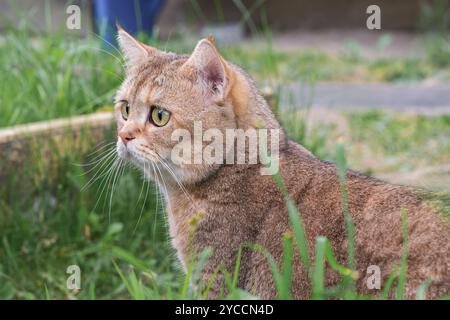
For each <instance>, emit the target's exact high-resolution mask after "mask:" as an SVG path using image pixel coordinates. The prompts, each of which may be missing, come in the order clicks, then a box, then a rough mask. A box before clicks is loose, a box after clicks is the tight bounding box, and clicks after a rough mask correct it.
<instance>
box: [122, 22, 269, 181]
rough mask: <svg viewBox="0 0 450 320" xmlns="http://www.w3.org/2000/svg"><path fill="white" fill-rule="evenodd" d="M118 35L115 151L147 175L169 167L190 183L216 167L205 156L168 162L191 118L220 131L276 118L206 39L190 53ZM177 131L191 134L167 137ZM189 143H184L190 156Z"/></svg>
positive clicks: (191, 128)
mask: <svg viewBox="0 0 450 320" xmlns="http://www.w3.org/2000/svg"><path fill="white" fill-rule="evenodd" d="M118 40H119V44H120V47H121V49H122V52H123V54H124V57H125V61H126V65H125V69H126V76H125V80H124V82H123V83H122V85H121V87H120V89H119V90H118V92H117V95H116V98H115V116H116V121H117V129H118V140H117V151H118V154H119V156H120V157H121V158H122V159H126V160H129V161H131V162H133V163H134V164H135V165H137V166H138V167H140V168H142V169H143V170H144V172H145V174H147V175H148V176H149V177H150V178H153V179H155V178H156V179H159V180H161V177H159V178H158V175H162V176H163V177H164V178H165V179H170V177H171V176H172V174H173V175H176V176H177V178H178V179H179V180H181V182H185V183H189V182H195V181H198V180H199V179H202V178H204V177H206V176H208V175H209V174H210V173H211V172H213V171H214V170H215V169H217V167H218V165H217V164H211V163H207V162H205V161H202V162H201V163H194V161H191V163H187V162H186V163H179V161H178V162H175V161H173V150H174V147H176V146H177V145H178V147H179V146H180V145H183V144H188V143H191V145H192V146H193V144H194V141H193V139H195V135H196V134H198V132H195V129H194V124H195V123H196V124H197V130H201V131H202V132H205V131H206V130H208V129H214V130H218V131H219V132H222V133H223V134H224V135H225V130H226V129H235V128H238V127H241V128H244V129H245V128H247V127H251V126H253V125H255V126H256V125H261V119H260V118H261V117H262V118H263V121H265V122H267V121H268V122H270V123H271V124H272V125H274V126H276V125H277V124H276V121H275V120H273V119H272V118H273V117H272V114H271V112H270V109H269V108H268V107H267V104H266V103H265V101H264V100H263V99H262V98H261V97H260V95H259V94H258V93H256V92H254V91H255V89H254V88H253V86H252V84H251V83H250V82H249V80H248V79H246V76H245V75H244V74H243V73H241V72H239V69H238V68H237V67H235V66H233V65H231V64H230V63H228V62H226V61H225V60H224V58H223V57H222V56H221V55H220V54H219V52H218V50H217V48H216V46H215V44H214V41H213V40H212V39H211V38H206V39H203V40H201V41H199V43H198V44H197V46H196V47H195V49H194V51H193V52H192V54H191V55H190V56H189V55H178V54H175V53H172V52H164V51H161V50H158V49H156V48H152V47H150V46H147V45H145V44H143V43H141V42H139V41H138V40H137V39H135V38H133V37H132V36H131V35H129V34H128V33H126V32H125V31H124V30H123V29H121V28H119V30H118ZM250 100H252V102H250ZM254 104H256V105H257V104H260V105H261V106H256V107H255V106H253V105H254ZM255 108H256V109H255ZM265 118H267V119H268V120H267V119H265ZM274 121H275V122H274ZM199 123H200V124H201V128H200V129H199V128H198V124H199ZM180 131H181V132H184V133H189V134H190V135H191V138H192V140H189V141H188V140H186V141H185V139H181V138H180V139H179V140H176V139H174V138H173V135H174V132H180ZM180 141H182V143H180ZM202 144H203V146H205V145H207V144H208V142H206V141H205V142H202ZM194 149H195V147H192V148H191V149H189V148H187V149H185V150H188V151H189V150H190V151H191V155H192V157H191V159H192V160H193V159H194V153H195V152H196V150H194ZM225 152H226V150H224V153H225ZM184 156H186V155H184ZM171 171H172V172H171ZM166 177H168V178H166Z"/></svg>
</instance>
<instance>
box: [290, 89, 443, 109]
mask: <svg viewBox="0 0 450 320" xmlns="http://www.w3.org/2000/svg"><path fill="white" fill-rule="evenodd" d="M281 96H282V97H281V105H294V106H296V107H298V106H300V107H302V106H303V107H306V106H311V107H313V108H314V107H320V108H326V109H333V110H336V111H365V110H370V109H385V110H393V111H398V112H411V113H422V114H430V115H435V114H446V113H449V114H450V83H449V84H447V83H439V84H420V83H415V84H386V83H376V84H375V83H366V84H348V83H346V84H340V83H318V84H315V85H314V86H311V85H301V84H292V85H290V86H288V88H287V89H284V90H283V93H282V95H281Z"/></svg>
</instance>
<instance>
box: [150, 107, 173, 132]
mask: <svg viewBox="0 0 450 320" xmlns="http://www.w3.org/2000/svg"><path fill="white" fill-rule="evenodd" d="M169 119H170V112H169V111H167V110H165V109H163V108H160V107H156V106H154V107H152V110H151V113H150V120H151V122H153V124H154V125H155V126H157V127H162V126H165V125H166V124H167V122H169Z"/></svg>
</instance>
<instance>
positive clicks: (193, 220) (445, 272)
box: [117, 30, 450, 298]
mask: <svg viewBox="0 0 450 320" xmlns="http://www.w3.org/2000/svg"><path fill="white" fill-rule="evenodd" d="M119 40H121V46H122V48H123V50H124V51H125V54H126V56H127V58H128V63H129V65H131V67H129V71H128V74H127V80H126V81H125V82H124V85H123V86H122V88H121V90H120V91H119V93H118V97H117V100H118V101H119V102H123V101H126V104H127V109H123V107H122V110H128V111H126V115H125V116H124V115H123V112H122V117H123V119H122V118H121V117H120V114H119V115H118V116H117V121H118V129H119V136H120V138H119V140H118V152H119V154H120V155H121V156H122V157H123V158H125V159H128V160H131V161H132V162H134V163H135V164H136V165H137V166H139V167H141V168H142V169H143V170H144V171H145V170H146V163H147V162H151V165H152V167H154V166H159V167H158V171H155V170H154V171H153V172H152V173H147V172H145V173H146V174H147V175H148V176H149V177H150V178H152V179H155V180H157V181H158V183H159V184H160V187H161V189H162V190H163V192H164V193H165V196H166V201H167V214H168V222H169V230H170V236H171V238H172V243H173V246H174V247H175V249H176V250H177V253H178V257H179V259H180V261H181V262H182V264H183V265H184V266H185V267H186V266H187V265H188V264H189V263H190V259H191V257H192V254H193V253H194V252H196V253H199V252H202V251H203V250H204V249H206V248H208V247H211V248H212V249H213V254H212V256H211V257H210V258H209V259H208V260H207V262H206V264H205V267H204V268H203V271H202V279H203V280H204V283H208V281H209V280H210V279H211V277H212V276H213V275H214V274H215V273H216V271H217V270H218V268H220V267H221V266H223V267H225V268H226V269H227V270H228V271H229V272H232V271H233V268H234V265H235V263H236V258H237V252H238V248H239V246H240V245H241V244H246V243H253V244H258V245H261V246H262V247H264V248H266V249H267V250H268V251H269V252H270V253H271V254H272V255H273V256H274V258H275V260H276V261H278V262H280V261H281V259H282V252H283V248H282V238H283V234H285V233H286V232H289V231H290V230H291V227H290V224H289V218H288V212H287V209H286V201H285V197H284V196H283V194H282V193H281V192H280V190H279V188H278V187H277V185H276V184H275V182H274V179H273V177H272V176H270V175H261V171H260V167H261V165H260V164H243V165H232V164H228V165H207V164H195V165H189V166H188V165H186V166H177V165H174V164H173V163H171V162H170V160H169V154H170V153H169V150H170V148H173V144H174V142H171V141H170V137H168V136H170V133H171V132H172V131H173V130H174V129H176V128H179V127H181V128H186V129H187V130H191V129H190V127H191V126H192V123H193V121H194V120H196V119H201V120H202V121H204V124H205V128H218V129H219V130H221V131H223V130H225V129H227V128H232V129H236V128H242V129H249V128H253V127H257V126H258V127H260V126H261V121H262V123H263V124H264V127H267V128H280V127H279V124H278V122H277V121H276V119H275V117H274V116H273V114H272V112H271V111H270V108H269V107H268V105H267V103H266V102H265V101H264V99H263V98H262V97H261V95H260V94H259V92H258V90H257V89H256V87H255V86H254V84H253V82H252V81H251V80H250V79H249V78H248V76H247V75H246V74H245V73H244V72H242V70H240V69H239V68H237V67H235V66H234V65H232V64H230V63H227V62H225V61H224V60H223V58H221V57H220V55H218V53H217V51H216V49H215V47H214V44H213V43H212V42H211V41H210V40H202V41H201V42H200V43H199V45H198V46H197V48H196V50H195V51H194V53H193V54H192V55H191V57H185V56H176V55H174V54H165V53H162V52H159V51H156V49H153V48H149V47H146V46H144V45H143V44H141V43H139V42H137V41H136V40H134V39H133V38H131V36H129V35H128V34H126V33H125V32H124V31H123V30H119ZM161 79H162V80H161ZM152 105H157V106H160V105H163V106H164V107H165V108H166V109H168V110H170V113H171V116H172V118H171V119H170V120H169V121H168V122H166V123H164V125H161V126H159V125H155V124H153V125H152V124H149V123H148V121H147V119H148V117H149V112H150V113H151V112H152V111H151V110H152V108H154V107H151V108H150V106H152ZM149 110H150V111H149ZM157 121H159V120H158V119H157ZM279 157H280V165H279V172H280V174H281V177H282V178H283V180H284V184H285V186H286V188H287V190H288V192H289V195H290V197H291V199H293V200H294V201H295V203H296V205H297V207H298V209H299V212H300V214H301V217H302V219H303V222H304V225H305V231H306V234H307V238H308V245H309V249H310V254H311V255H312V257H311V258H312V260H313V261H314V252H313V248H314V246H315V239H316V237H318V236H325V237H327V238H328V239H329V240H330V241H331V243H332V246H333V250H334V253H335V256H336V258H337V260H338V262H340V263H342V264H346V263H347V261H346V260H347V252H348V243H347V233H346V228H345V221H344V214H343V210H342V203H341V199H342V197H341V191H340V185H339V180H338V175H337V172H336V168H335V166H334V165H333V164H330V163H326V162H323V161H320V160H319V159H317V158H315V157H314V156H313V155H312V154H311V153H310V152H309V151H307V150H306V149H304V148H303V147H301V146H299V145H297V144H296V143H294V142H292V141H289V140H288V139H286V137H285V135H284V134H281V137H280V148H279ZM161 162H165V164H163V163H161ZM149 167H150V165H149ZM166 168H167V170H166ZM170 171H172V172H170ZM175 175H176V176H177V177H178V178H175V177H174V176H175ZM177 180H178V181H177ZM180 184H182V186H183V188H180ZM347 189H348V195H349V198H348V204H349V211H350V214H351V217H352V219H353V222H354V224H355V229H356V235H355V243H356V248H355V252H356V268H357V270H358V272H359V279H358V280H357V287H358V291H359V292H360V293H368V294H377V293H379V291H378V292H377V291H376V290H369V289H368V287H367V285H366V279H365V278H366V276H367V274H366V270H367V267H369V266H371V265H376V266H378V267H379V268H380V271H381V275H382V283H383V281H384V280H386V278H387V276H388V274H389V273H390V272H391V271H392V270H393V267H394V266H395V265H397V264H399V263H400V260H401V256H402V249H403V241H402V209H405V210H406V212H407V224H408V253H409V254H408V261H407V262H408V272H407V286H406V297H408V298H412V297H414V295H415V292H416V289H417V288H418V287H419V286H420V285H421V284H422V283H424V282H425V281H427V280H431V281H432V283H431V285H430V287H429V290H428V297H429V298H434V297H437V296H441V295H443V294H449V293H450V228H449V226H448V224H447V222H446V221H445V220H444V218H443V217H442V216H440V215H439V214H438V213H437V212H435V210H434V209H433V208H432V207H431V206H429V205H427V204H426V203H425V202H424V201H423V200H422V199H421V198H420V196H419V195H418V194H417V193H416V192H415V191H414V190H412V189H410V188H407V187H402V186H394V185H390V184H387V183H385V182H382V181H379V180H376V179H373V178H369V177H366V176H364V175H362V174H359V173H356V172H352V171H350V172H348V173H347ZM326 279H327V284H328V285H333V284H335V283H337V281H338V280H339V277H338V274H337V273H335V272H333V271H331V270H329V269H327V272H326ZM310 283H311V280H310V279H309V278H308V276H307V274H306V271H305V268H304V266H303V264H302V263H301V262H300V259H299V258H298V256H295V259H294V268H293V284H292V292H293V296H294V297H295V298H307V297H308V296H309V294H310ZM238 286H239V287H240V288H243V289H246V290H248V291H249V292H251V293H254V294H256V295H258V296H260V297H262V298H274V297H276V290H275V286H274V281H273V275H272V272H271V271H270V268H269V265H268V263H267V259H266V258H265V257H264V256H263V255H262V254H261V253H260V252H257V251H255V250H250V249H245V250H244V251H243V256H242V261H241V266H240V270H239V280H238ZM223 287H224V279H223V276H221V275H220V274H219V276H218V277H217V278H216V279H215V281H214V282H213V284H212V287H211V289H210V291H209V297H210V298H215V297H218V296H219V294H220V291H221V289H223Z"/></svg>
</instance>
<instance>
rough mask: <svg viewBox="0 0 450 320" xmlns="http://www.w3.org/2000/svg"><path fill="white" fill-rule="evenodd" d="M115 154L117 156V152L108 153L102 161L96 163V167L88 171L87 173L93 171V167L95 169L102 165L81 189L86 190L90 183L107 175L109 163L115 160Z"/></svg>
mask: <svg viewBox="0 0 450 320" xmlns="http://www.w3.org/2000/svg"><path fill="white" fill-rule="evenodd" d="M114 156H115V152H112V153H110V154H108V155H106V156H105V158H103V159H102V161H101V162H99V163H98V164H96V165H95V167H94V168H92V169H90V170H89V171H88V172H86V173H85V174H88V173H89V172H90V171H92V170H93V169H95V168H96V167H97V166H98V165H100V167H99V168H98V171H97V172H96V173H95V174H94V176H93V177H92V178H91V179H90V180H89V181H88V182H87V183H86V184H85V185H84V186H83V187H82V188H81V191H84V190H85V189H87V188H88V187H89V186H90V185H92V184H93V183H94V182H95V181H97V180H98V179H100V178H101V177H102V176H104V175H105V170H107V168H108V165H111V163H112V160H114Z"/></svg>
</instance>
